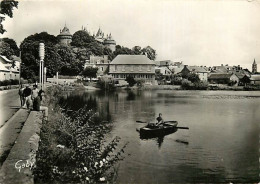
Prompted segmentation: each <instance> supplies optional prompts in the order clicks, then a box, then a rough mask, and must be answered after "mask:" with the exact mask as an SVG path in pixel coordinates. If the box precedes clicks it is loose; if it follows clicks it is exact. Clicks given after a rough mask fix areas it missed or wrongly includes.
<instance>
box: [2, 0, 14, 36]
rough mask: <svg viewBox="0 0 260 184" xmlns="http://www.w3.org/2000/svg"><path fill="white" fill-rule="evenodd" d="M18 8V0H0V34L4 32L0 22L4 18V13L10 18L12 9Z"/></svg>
mask: <svg viewBox="0 0 260 184" xmlns="http://www.w3.org/2000/svg"><path fill="white" fill-rule="evenodd" d="M14 8H18V1H14V0H2V1H1V4H0V34H3V33H4V32H6V30H5V29H4V27H3V24H2V22H3V21H4V20H5V15H7V16H9V17H10V18H12V17H13V9H14Z"/></svg>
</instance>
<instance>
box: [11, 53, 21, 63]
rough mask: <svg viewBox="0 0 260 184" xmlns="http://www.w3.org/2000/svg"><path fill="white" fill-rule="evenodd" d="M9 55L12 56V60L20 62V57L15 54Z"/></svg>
mask: <svg viewBox="0 0 260 184" xmlns="http://www.w3.org/2000/svg"><path fill="white" fill-rule="evenodd" d="M11 57H12V60H13V61H18V62H21V58H19V57H17V56H15V55H12V56H11Z"/></svg>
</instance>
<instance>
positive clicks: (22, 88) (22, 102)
mask: <svg viewBox="0 0 260 184" xmlns="http://www.w3.org/2000/svg"><path fill="white" fill-rule="evenodd" d="M23 90H24V87H23V85H22V84H21V85H20V88H19V91H18V94H19V96H20V102H21V107H23V105H24V101H25V99H24V96H23Z"/></svg>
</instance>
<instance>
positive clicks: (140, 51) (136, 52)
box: [132, 46, 143, 55]
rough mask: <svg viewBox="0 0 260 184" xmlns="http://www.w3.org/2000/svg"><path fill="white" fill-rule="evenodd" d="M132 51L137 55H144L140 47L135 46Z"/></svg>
mask: <svg viewBox="0 0 260 184" xmlns="http://www.w3.org/2000/svg"><path fill="white" fill-rule="evenodd" d="M132 51H133V52H134V54H135V55H142V54H143V52H142V48H141V47H140V46H134V47H133V48H132Z"/></svg>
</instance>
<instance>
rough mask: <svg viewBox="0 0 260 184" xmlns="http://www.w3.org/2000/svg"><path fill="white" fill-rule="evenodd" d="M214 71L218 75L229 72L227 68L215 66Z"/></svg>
mask: <svg viewBox="0 0 260 184" xmlns="http://www.w3.org/2000/svg"><path fill="white" fill-rule="evenodd" d="M212 69H213V71H215V72H216V73H227V71H228V70H227V68H226V67H225V66H213V67H212Z"/></svg>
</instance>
